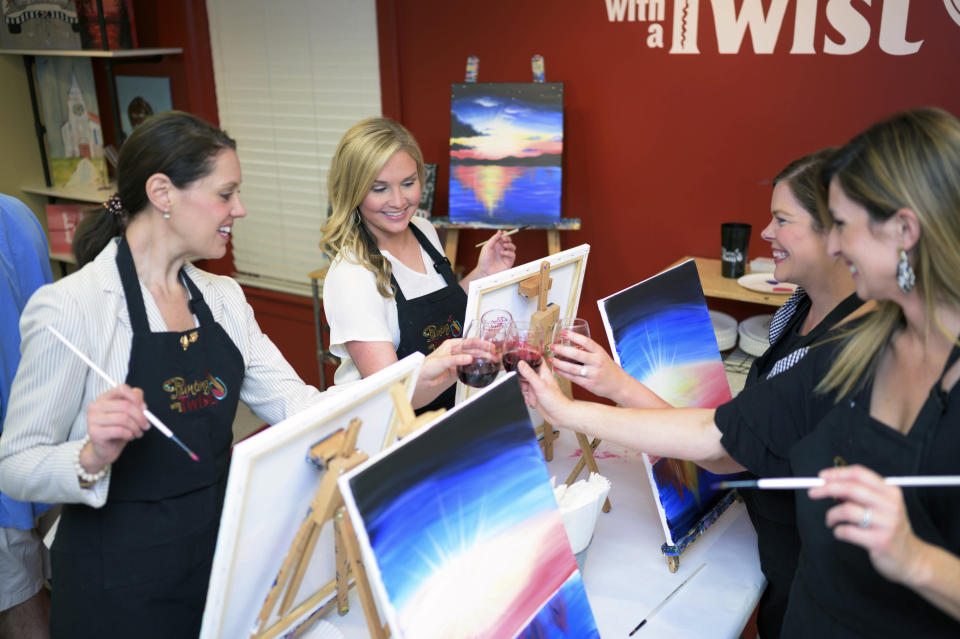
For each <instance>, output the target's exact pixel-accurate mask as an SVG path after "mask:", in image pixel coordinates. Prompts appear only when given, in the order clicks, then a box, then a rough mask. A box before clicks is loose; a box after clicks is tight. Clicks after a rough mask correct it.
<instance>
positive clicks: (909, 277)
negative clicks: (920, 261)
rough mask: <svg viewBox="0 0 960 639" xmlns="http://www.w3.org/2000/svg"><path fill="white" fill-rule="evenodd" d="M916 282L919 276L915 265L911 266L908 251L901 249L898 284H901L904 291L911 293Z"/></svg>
mask: <svg viewBox="0 0 960 639" xmlns="http://www.w3.org/2000/svg"><path fill="white" fill-rule="evenodd" d="M916 283H917V276H916V274H915V273H914V272H913V267H912V266H910V260H909V258H908V257H907V252H906V251H905V250H903V249H900V252H899V259H898V260H897V286H899V287H900V290H901V291H903V292H904V293H909V292H910V291H911V290H912V289H913V286H914V284H916Z"/></svg>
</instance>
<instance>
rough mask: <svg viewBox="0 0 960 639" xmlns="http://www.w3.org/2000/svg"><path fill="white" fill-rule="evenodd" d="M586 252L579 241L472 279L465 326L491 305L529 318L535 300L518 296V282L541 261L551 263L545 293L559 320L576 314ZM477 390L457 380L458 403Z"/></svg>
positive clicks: (525, 277) (586, 248)
mask: <svg viewBox="0 0 960 639" xmlns="http://www.w3.org/2000/svg"><path fill="white" fill-rule="evenodd" d="M589 253H590V245H589V244H581V245H580V246H576V247H574V248H572V249H567V250H566V251H561V252H560V253H554V254H553V255H548V256H547V257H544V258H541V259H539V260H534V261H533V262H527V263H526V264H521V265H520V266H514V267H513V268H511V269H508V270H506V271H501V272H500V273H496V274H495V275H489V276H487V277H482V278H479V279H475V280H473V281H471V282H470V287H469V290H468V291H467V310H466V315H465V320H464V326H466V325H467V324H468V323H469V322H470V321H471V320H478V319H480V316H481V315H483V314H484V313H485V312H487V311H489V310H491V309H494V308H502V309H505V310H507V311H509V312H510V314H511V315H512V316H513V318H514V319H515V320H518V321H519V320H529V319H530V316H531V315H533V313H534V312H536V310H537V299H536V298H527V297H523V296H522V295H520V293H519V292H518V285H519V284H520V282H522V281H523V280H525V279H527V278H529V277H531V276H533V275H536V274H537V273H538V272H539V271H540V264H541V263H542V262H544V261H546V262H549V263H550V279H551V280H553V283H552V284H551V287H550V291H549V293H548V294H547V303H548V304H556V305H557V306H559V307H560V318H561V319H563V318H567V319H569V318H573V317H576V316H577V309H578V308H579V307H580V290H581V289H582V288H583V277H584V274H585V273H586V270H587V256H588V255H589ZM501 374H502V373H501ZM476 392H477V390H476V389H474V388H471V387H470V386H466V385H465V384H462V383H460V382H457V401H458V402H459V401H462V400H464V399H466V398H468V397H470V395H471V394H473V393H476Z"/></svg>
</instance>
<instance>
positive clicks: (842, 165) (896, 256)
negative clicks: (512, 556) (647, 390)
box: [520, 109, 960, 639]
mask: <svg viewBox="0 0 960 639" xmlns="http://www.w3.org/2000/svg"><path fill="white" fill-rule="evenodd" d="M957 175H960V122H958V121H957V119H956V118H955V117H953V116H952V115H950V114H948V113H946V112H943V111H940V110H936V109H922V110H916V111H910V112H906V113H903V114H900V115H898V116H895V117H894V118H892V119H890V120H888V121H885V122H882V123H880V124H877V125H875V126H873V127H871V128H870V129H868V130H867V131H865V132H864V133H862V134H861V135H859V136H857V137H856V138H854V139H853V140H852V141H851V142H850V143H849V144H847V145H846V146H845V147H843V148H842V149H841V150H840V151H839V152H838V153H837V154H836V155H835V156H834V157H833V158H831V159H830V161H829V162H828V165H827V167H826V170H825V171H824V176H823V180H822V185H823V186H824V188H827V189H828V191H829V215H828V216H825V222H826V223H828V224H830V225H831V227H832V228H831V231H830V235H829V239H828V243H827V249H828V251H829V252H830V253H831V254H832V255H836V256H838V257H841V258H842V259H843V260H844V261H845V263H846V264H847V265H848V266H849V268H850V270H851V272H852V273H853V274H854V280H855V283H856V289H857V294H858V296H859V297H861V298H863V299H874V300H877V308H876V310H874V311H873V312H871V313H869V314H868V315H866V316H864V318H862V319H860V320H857V321H854V322H851V323H849V324H848V325H847V326H845V327H843V328H840V329H839V330H838V331H837V334H836V335H835V337H836V339H832V340H829V341H827V342H826V344H824V345H821V346H818V347H815V348H812V349H811V350H810V353H809V354H808V355H807V356H806V357H805V358H803V359H802V360H801V361H800V362H799V363H798V364H797V365H796V366H794V367H793V368H792V369H790V370H789V371H787V372H785V373H783V374H782V375H778V376H776V377H775V378H773V379H771V380H767V381H764V382H762V383H759V384H756V385H754V386H752V387H751V388H748V389H746V390H744V391H743V392H742V393H741V394H740V395H739V396H738V397H737V398H735V399H734V400H733V401H731V402H729V403H727V404H724V405H723V406H721V407H719V408H718V409H716V410H715V411H714V410H705V409H673V410H658V409H652V410H650V409H647V410H637V409H622V408H614V407H609V406H602V405H599V404H590V403H587V402H573V401H571V400H569V399H567V398H566V397H565V396H564V395H563V394H562V393H560V392H559V390H558V389H557V388H556V385H555V383H554V382H553V380H552V378H551V376H550V375H549V374H547V372H546V371H545V370H542V371H541V373H540V375H537V374H536V373H534V372H533V371H532V370H531V369H530V368H529V367H524V366H521V367H520V372H521V374H522V375H523V376H524V377H525V378H526V379H527V381H528V382H529V390H528V398H529V400H530V401H531V403H532V404H533V405H536V406H537V407H538V408H539V409H540V411H541V412H542V413H543V414H544V417H545V418H546V419H548V420H549V421H550V422H552V423H554V424H557V425H559V426H564V427H568V428H575V429H577V430H582V431H584V432H586V433H588V434H589V435H592V436H594V437H599V438H602V439H609V440H613V441H618V442H620V443H622V444H626V445H628V446H631V447H634V448H636V449H639V450H645V451H647V452H649V453H652V454H655V455H661V456H667V457H679V458H686V459H693V460H695V461H697V463H699V464H700V465H702V466H704V467H706V468H709V469H710V470H713V471H715V472H732V471H736V470H743V469H748V470H750V471H751V472H753V473H755V474H757V475H761V476H777V475H796V476H808V475H816V474H818V473H819V475H820V476H821V477H823V478H824V479H825V481H826V483H825V485H824V486H822V487H818V488H813V489H810V490H809V491H808V492H805V493H799V494H797V495H796V501H797V505H796V513H797V524H798V528H799V532H800V538H801V541H802V545H801V553H800V558H799V561H798V569H797V573H796V577H795V579H794V582H793V586H792V589H791V591H790V598H789V604H788V607H787V613H786V617H785V619H784V624H783V628H782V634H781V636H783V637H817V638H818V639H819V638H822V637H863V636H867V637H884V636H890V637H900V636H903V635H904V634H906V633H910V634H912V635H913V636H923V637H955V636H957V635H958V634H960V623H958V620H960V556H958V553H960V491H958V490H956V489H950V488H909V489H902V490H901V489H900V488H897V487H894V486H888V485H887V484H886V483H884V481H883V477H885V476H893V475H915V474H958V473H960V457H958V455H957V452H958V451H960V429H958V428H957V427H956V424H957V421H958V417H960V392H957V391H956V389H957V388H958V386H957V384H956V382H957V380H958V378H960V364H958V361H957V360H958V359H960V341H958V340H957V337H956V336H957V335H958V334H960V269H957V267H956V265H957V264H958V263H960V215H958V212H960V182H958V181H957V180H956V176H957ZM833 466H846V467H843V468H831V467H833Z"/></svg>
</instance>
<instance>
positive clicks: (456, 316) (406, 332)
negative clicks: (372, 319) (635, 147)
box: [390, 224, 467, 415]
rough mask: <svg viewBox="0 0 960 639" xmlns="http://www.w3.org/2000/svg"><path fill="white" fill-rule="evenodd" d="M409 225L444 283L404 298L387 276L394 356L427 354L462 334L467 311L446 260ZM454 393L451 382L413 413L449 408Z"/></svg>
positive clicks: (420, 233)
mask: <svg viewBox="0 0 960 639" xmlns="http://www.w3.org/2000/svg"><path fill="white" fill-rule="evenodd" d="M409 228H410V230H411V231H413V235H414V237H416V238H417V242H419V243H420V246H422V247H423V249H424V250H425V251H426V252H427V255H429V256H430V259H431V260H433V268H435V269H436V270H437V273H439V274H440V275H442V276H443V280H444V281H445V282H446V283H447V285H446V286H445V287H443V288H441V289H438V290H436V291H434V292H432V293H428V294H426V295H421V296H420V297H416V298H414V299H412V300H408V299H407V298H406V297H404V296H403V291H401V290H400V285H399V284H398V283H397V278H395V277H394V276H393V275H392V274H391V275H390V283H391V284H393V290H394V291H395V299H396V302H397V323H398V324H399V325H400V344H399V345H398V346H397V358H398V359H403V358H404V357H406V356H407V355H409V354H411V353H417V352H420V353H423V354H424V355H429V354H430V353H431V352H433V350H434V349H436V348H437V347H438V346H440V344H442V343H443V342H445V341H446V340H448V339H450V338H451V337H460V335H461V334H462V333H463V317H464V315H465V314H466V312H467V294H466V292H464V290H463V288H462V287H461V286H460V284H458V283H457V278H456V277H454V275H453V269H452V268H450V260H448V259H447V258H446V256H444V255H441V254H440V252H439V251H438V250H437V249H436V247H434V246H433V244H431V243H430V240H428V239H427V238H426V237H425V236H424V235H423V233H422V232H421V231H420V229H418V228H417V227H416V226H415V225H414V224H410V226H409ZM456 392H457V385H456V384H451V386H450V388H448V389H447V390H445V391H444V392H443V393H441V394H440V395H439V396H438V397H437V398H436V399H435V400H433V401H432V402H430V403H429V404H427V405H426V406H424V407H422V408H419V409H417V411H416V413H417V414H418V415H419V414H420V413H423V412H426V411H428V410H437V409H439V408H453V403H454V400H455V399H456Z"/></svg>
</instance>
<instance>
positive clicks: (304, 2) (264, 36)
mask: <svg viewBox="0 0 960 639" xmlns="http://www.w3.org/2000/svg"><path fill="white" fill-rule="evenodd" d="M207 14H208V18H209V21H210V41H211V48H212V52H213V68H214V82H215V85H216V94H217V107H218V111H219V116H220V126H221V127H222V128H223V129H225V130H226V131H227V133H229V134H230V136H231V137H233V138H234V139H235V140H236V141H237V150H238V153H239V156H240V165H241V168H242V171H243V184H242V186H241V192H240V199H241V200H242V201H243V203H244V205H245V206H246V207H247V217H246V219H244V220H241V221H240V222H238V223H237V224H236V225H235V226H234V231H233V258H234V263H235V264H236V268H237V273H236V278H237V280H238V281H240V282H241V283H244V284H249V285H251V286H257V287H261V288H268V289H272V290H280V291H285V292H289V293H296V294H300V295H309V293H310V283H309V279H308V277H307V273H309V272H310V271H313V270H315V269H317V268H320V267H321V266H323V265H324V261H323V258H322V256H321V254H320V247H319V243H320V226H321V225H322V224H323V221H324V219H325V218H326V215H327V173H328V171H329V168H330V160H331V158H332V157H333V152H334V151H335V150H336V147H337V143H338V142H339V141H340V138H341V137H342V136H343V134H344V132H346V130H347V129H348V128H349V127H350V126H351V125H352V124H354V123H355V122H357V121H358V120H360V119H362V118H365V117H369V116H375V115H380V113H381V107H380V71H379V62H378V57H377V22H376V7H375V1H374V0H323V1H318V0H272V1H270V2H264V1H263V0H207Z"/></svg>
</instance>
